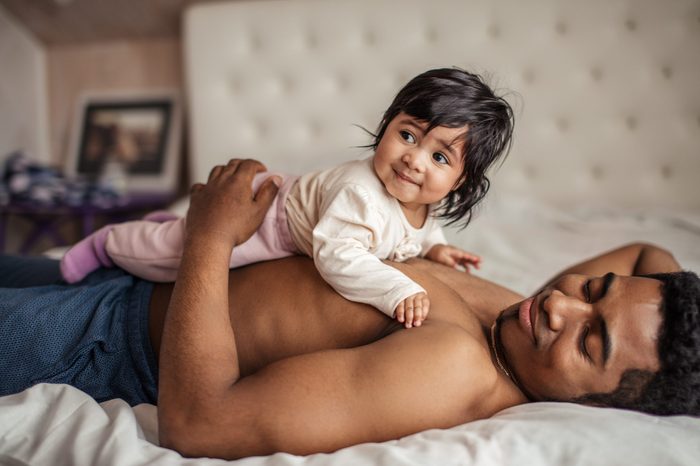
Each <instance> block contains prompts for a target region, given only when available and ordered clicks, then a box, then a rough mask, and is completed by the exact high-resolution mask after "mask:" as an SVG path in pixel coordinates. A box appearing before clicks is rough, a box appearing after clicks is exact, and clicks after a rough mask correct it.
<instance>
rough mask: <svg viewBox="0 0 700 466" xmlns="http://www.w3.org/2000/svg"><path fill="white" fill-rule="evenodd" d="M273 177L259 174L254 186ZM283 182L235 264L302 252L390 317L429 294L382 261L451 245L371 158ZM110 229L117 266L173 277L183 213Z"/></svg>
mask: <svg viewBox="0 0 700 466" xmlns="http://www.w3.org/2000/svg"><path fill="white" fill-rule="evenodd" d="M267 176H268V175H266V174H259V175H258V176H257V177H256V179H255V180H254V183H253V184H254V189H255V188H256V187H257V185H259V184H260V183H261V182H262V180H263V179H265V178H266V177H267ZM284 179H285V181H284V184H283V185H282V188H281V189H280V191H279V194H278V198H277V199H275V201H274V202H273V205H272V207H271V208H270V209H269V210H268V212H267V215H266V217H265V220H264V221H263V223H262V225H261V226H260V227H259V228H258V231H256V233H255V234H254V235H253V236H252V237H251V238H250V239H249V240H248V241H246V242H245V243H243V244H241V245H239V246H236V248H235V249H234V251H233V254H232V256H231V259H230V262H229V265H230V266H231V267H238V266H241V265H245V264H250V263H253V262H259V261H263V260H271V259H277V258H280V257H285V256H288V255H291V254H295V253H303V254H306V255H308V256H309V257H313V259H314V262H315V264H316V268H317V269H318V271H319V272H320V274H321V276H322V277H323V278H324V279H325V280H326V281H327V282H328V283H329V284H330V285H331V286H332V287H333V288H335V290H336V291H338V293H340V294H341V295H343V296H344V297H345V298H347V299H349V300H352V301H356V302H361V303H366V304H369V305H371V306H374V307H375V308H377V309H379V310H380V311H382V312H384V313H385V314H387V315H388V316H390V317H393V316H394V310H395V309H396V306H397V305H398V304H399V303H400V302H401V301H403V300H404V299H406V298H407V297H409V296H411V295H414V294H416V293H420V292H424V291H425V290H424V289H423V288H422V287H420V286H419V285H418V284H417V283H415V282H414V281H413V280H411V279H410V278H408V277H407V276H406V275H404V274H403V273H402V272H399V271H398V270H396V269H395V268H393V267H391V266H389V265H386V264H384V263H382V259H389V260H393V261H397V262H402V261H405V260H407V259H410V258H411V257H416V256H419V255H424V254H425V253H427V252H428V251H429V250H430V248H431V247H432V246H433V245H435V244H441V243H445V242H446V241H445V237H444V235H443V233H442V230H441V229H440V227H439V225H438V224H437V222H436V221H435V218H434V217H433V216H432V215H428V217H427V219H426V221H425V223H424V225H423V226H422V227H421V228H414V227H412V226H411V225H410V224H409V223H408V220H407V219H406V217H405V216H404V214H403V211H402V210H401V207H400V205H399V202H398V201H397V200H396V199H395V198H393V197H392V196H390V195H389V193H388V192H387V191H386V189H385V188H384V185H383V184H382V182H381V181H380V180H379V178H378V177H377V176H376V174H375V172H374V168H373V167H372V159H371V158H368V159H365V160H358V161H354V162H348V163H345V164H343V165H340V166H337V167H335V168H331V169H328V170H322V171H319V172H315V173H309V174H306V175H304V176H302V177H300V178H298V179H295V178H294V177H285V178H284ZM431 213H432V210H431ZM231 215H236V213H235V212H232V214H231ZM105 228H109V232H108V234H107V236H106V240H105V246H104V248H105V251H106V253H107V255H108V256H109V257H110V258H111V260H112V261H113V262H114V263H115V264H116V265H118V266H120V267H122V268H124V269H126V270H128V271H129V272H131V273H133V274H135V275H138V276H140V277H143V278H146V279H149V280H155V281H171V280H174V279H175V277H176V276H177V269H178V267H179V266H180V259H181V257H182V248H183V243H184V231H185V219H184V218H180V219H176V220H171V221H167V222H164V223H156V222H151V221H136V222H127V223H123V224H117V225H113V226H109V227H105ZM98 233H99V232H98ZM87 240H88V239H86V240H84V241H87ZM90 250H92V249H91V248H90ZM70 254H71V251H69V252H68V254H67V256H68V255H70ZM64 260H65V258H64Z"/></svg>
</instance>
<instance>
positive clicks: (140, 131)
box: [65, 90, 182, 195]
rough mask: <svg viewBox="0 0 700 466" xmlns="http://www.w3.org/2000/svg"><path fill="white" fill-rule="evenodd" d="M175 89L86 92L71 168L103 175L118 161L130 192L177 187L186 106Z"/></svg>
mask: <svg viewBox="0 0 700 466" xmlns="http://www.w3.org/2000/svg"><path fill="white" fill-rule="evenodd" d="M180 100H181V99H180V95H179V93H178V92H177V91H174V90H164V91H148V92H122V93H95V92H90V93H85V94H83V95H81V96H80V98H79V100H78V103H77V105H76V110H75V117H74V120H73V131H72V135H71V142H70V148H69V152H68V157H67V160H66V166H65V173H66V175H68V176H69V177H80V178H85V179H88V180H93V181H94V180H97V179H98V178H99V177H100V174H101V173H102V172H103V171H104V169H105V167H106V165H107V164H108V163H111V164H112V165H113V164H114V163H115V162H116V163H117V164H118V165H120V166H121V168H122V169H123V172H124V173H125V178H126V193H127V194H130V195H141V194H153V195H173V194H175V192H176V191H177V187H178V186H177V183H178V177H179V167H180V152H181V150H180V149H181V127H182V121H181V120H182V110H181V102H180Z"/></svg>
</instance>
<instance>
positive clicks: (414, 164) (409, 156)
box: [401, 148, 425, 173]
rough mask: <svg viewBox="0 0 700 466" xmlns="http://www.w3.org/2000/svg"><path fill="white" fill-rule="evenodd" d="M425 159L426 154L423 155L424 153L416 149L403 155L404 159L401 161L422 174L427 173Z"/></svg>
mask: <svg viewBox="0 0 700 466" xmlns="http://www.w3.org/2000/svg"><path fill="white" fill-rule="evenodd" d="M424 158H425V154H423V151H422V150H421V149H419V148H414V149H412V150H409V151H407V152H406V153H405V154H404V155H403V157H401V160H402V161H403V163H405V164H406V166H408V168H410V169H411V170H416V171H418V172H420V173H422V172H424V171H425V161H424Z"/></svg>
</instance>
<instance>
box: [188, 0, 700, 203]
mask: <svg viewBox="0 0 700 466" xmlns="http://www.w3.org/2000/svg"><path fill="white" fill-rule="evenodd" d="M184 31H185V64H186V79H187V93H188V96H187V98H188V104H189V109H188V111H189V124H190V144H191V154H190V155H191V167H192V169H193V177H194V178H195V179H197V180H203V179H205V177H206V174H207V173H208V171H209V169H210V168H211V167H212V166H213V165H214V164H215V163H220V162H223V161H225V160H227V159H228V158H230V157H232V156H237V157H243V156H245V157H255V158H258V159H261V160H263V161H264V162H266V163H267V164H268V166H269V167H271V168H275V169H280V170H286V171H291V172H296V173H301V172H304V171H307V170H309V169H314V168H320V167H327V166H330V165H333V164H336V163H338V162H340V161H343V160H347V159H351V158H357V157H359V156H361V154H362V152H361V150H359V149H356V148H355V146H359V145H362V144H366V143H367V142H368V138H367V136H366V135H365V133H364V132H363V131H362V130H360V129H359V128H357V127H356V126H354V125H356V124H357V125H362V126H365V127H367V128H369V129H375V127H376V125H377V123H378V122H379V118H380V116H381V114H382V111H383V110H384V109H385V107H386V106H388V104H389V103H390V101H391V99H392V98H393V96H394V94H395V93H396V92H397V91H398V89H399V88H400V87H401V86H402V85H403V84H404V83H405V82H406V81H407V80H408V79H409V78H411V77H412V76H414V75H416V74H418V73H419V72H421V71H424V70H426V69H428V68H432V67H443V66H452V65H455V66H459V67H462V68H466V69H469V70H472V71H477V72H480V73H483V74H485V75H486V76H488V77H489V79H488V81H489V82H490V83H491V84H492V85H494V86H495V87H496V88H499V89H502V90H503V91H504V92H506V93H507V99H508V100H509V101H510V102H511V104H512V105H513V106H514V108H515V110H516V132H515V140H514V145H513V149H512V151H511V154H510V156H509V158H508V159H507V161H506V162H505V164H504V165H503V167H502V168H501V169H500V170H498V172H497V173H495V174H494V175H493V176H492V181H493V185H492V194H495V195H510V194H517V195H528V196H533V197H535V198H536V199H538V200H541V201H543V202H551V203H553V204H559V205H569V204H572V203H573V204H576V205H591V206H596V205H609V204H615V205H620V206H625V207H630V208H644V207H645V206H647V205H650V206H652V207H685V208H687V207H690V208H694V209H699V208H700V1H698V0H667V1H659V0H588V1H567V0H527V1H522V0H401V1H397V0H325V1H324V0H243V1H234V2H225V3H213V4H201V5H197V6H194V7H192V8H191V9H189V11H187V13H186V15H185V19H184Z"/></svg>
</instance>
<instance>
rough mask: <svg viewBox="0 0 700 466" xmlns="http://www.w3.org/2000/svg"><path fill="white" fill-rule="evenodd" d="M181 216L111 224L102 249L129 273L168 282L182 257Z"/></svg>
mask: <svg viewBox="0 0 700 466" xmlns="http://www.w3.org/2000/svg"><path fill="white" fill-rule="evenodd" d="M184 239H185V219H184V218H178V219H175V220H169V221H166V222H162V223H159V222H150V221H147V220H137V221H133V222H125V223H120V224H117V225H114V226H113V227H112V230H111V231H110V232H109V235H108V236H107V243H106V244H105V250H106V251H107V254H109V257H110V259H112V261H113V262H114V263H115V264H116V265H118V266H119V267H121V268H123V269H124V270H126V271H127V272H129V273H132V274H134V275H136V276H138V277H141V278H145V279H147V280H151V281H155V282H172V281H174V280H175V277H176V276H177V269H178V268H179V267H180V260H181V259H182V247H183V244H184Z"/></svg>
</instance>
